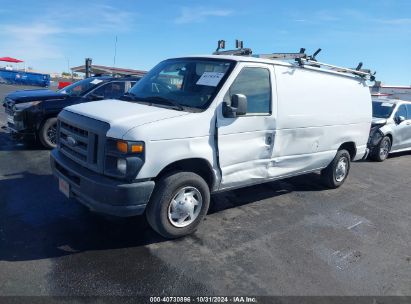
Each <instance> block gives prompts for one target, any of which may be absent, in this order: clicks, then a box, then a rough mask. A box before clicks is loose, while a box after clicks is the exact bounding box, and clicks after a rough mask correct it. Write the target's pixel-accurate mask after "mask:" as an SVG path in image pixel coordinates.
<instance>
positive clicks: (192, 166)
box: [155, 158, 215, 189]
mask: <svg viewBox="0 0 411 304" xmlns="http://www.w3.org/2000/svg"><path fill="white" fill-rule="evenodd" d="M172 171H188V172H193V173H196V174H198V175H200V176H201V177H202V178H203V179H204V180H205V181H206V183H207V184H208V186H209V188H210V189H212V188H213V186H214V181H215V180H214V173H213V169H212V168H211V165H210V163H209V162H208V161H206V160H205V159H202V158H190V159H183V160H179V161H176V162H174V163H171V164H169V165H167V167H165V168H164V169H163V170H161V172H160V173H159V174H158V175H157V177H156V178H155V179H156V180H158V179H160V178H161V177H162V176H164V175H165V174H168V173H170V172H172Z"/></svg>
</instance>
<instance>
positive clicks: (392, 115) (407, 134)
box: [368, 99, 411, 162]
mask: <svg viewBox="0 0 411 304" xmlns="http://www.w3.org/2000/svg"><path fill="white" fill-rule="evenodd" d="M372 105H373V106H372V108H373V113H372V116H373V120H372V127H371V132H370V138H369V141H368V147H369V149H370V158H371V159H372V160H375V161H380V162H381V161H384V160H385V159H386V158H387V157H388V155H389V154H390V153H393V152H402V151H408V150H411V102H410V101H404V100H398V99H375V100H373V102H372Z"/></svg>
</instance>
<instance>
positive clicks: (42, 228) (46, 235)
mask: <svg viewBox="0 0 411 304" xmlns="http://www.w3.org/2000/svg"><path fill="white" fill-rule="evenodd" d="M4 177H5V178H6V179H3V180H0V223H1V224H0V240H1V242H0V260H5V261H26V260H36V259H45V258H52V257H60V256H65V255H71V254H74V253H79V252H84V251H91V250H105V249H117V248H129V247H138V246H144V245H147V244H152V243H158V242H162V241H164V239H163V238H162V237H160V236H159V235H157V234H156V233H155V232H154V231H153V230H151V229H150V227H149V225H148V223H147V222H146V220H145V217H144V216H139V217H133V218H113V217H105V216H102V215H98V214H95V213H92V212H89V211H88V209H87V208H85V207H83V206H82V205H81V204H79V203H77V202H76V201H75V200H72V199H70V200H68V199H66V198H65V197H64V196H63V195H62V194H61V193H60V192H59V191H58V186H57V181H56V180H55V178H54V177H53V176H52V175H37V174H32V173H29V172H22V173H18V174H13V175H10V176H4ZM324 189H325V188H324V187H322V186H321V184H320V181H319V177H318V175H316V174H309V175H305V176H300V177H296V178H291V179H288V180H284V181H278V182H271V183H266V184H261V185H257V186H253V187H247V188H243V189H238V190H234V191H228V192H224V193H220V194H216V195H214V196H213V197H212V205H211V207H210V211H209V213H215V212H219V211H222V210H225V209H230V208H235V207H238V206H241V205H245V204H250V203H253V202H256V201H260V200H262V199H266V198H272V197H276V196H279V195H282V194H286V193H289V192H292V191H321V190H324Z"/></svg>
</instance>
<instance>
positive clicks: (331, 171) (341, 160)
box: [321, 150, 351, 189]
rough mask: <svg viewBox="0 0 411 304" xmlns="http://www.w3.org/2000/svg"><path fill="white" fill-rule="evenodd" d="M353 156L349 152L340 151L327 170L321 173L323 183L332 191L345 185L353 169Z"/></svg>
mask: <svg viewBox="0 0 411 304" xmlns="http://www.w3.org/2000/svg"><path fill="white" fill-rule="evenodd" d="M350 160H351V156H350V153H348V151H347V150H339V151H338V152H337V154H336V155H335V157H334V159H333V161H332V162H331V163H330V164H329V165H328V167H327V168H325V169H323V170H322V171H321V178H322V180H323V183H324V184H325V185H326V186H327V187H328V188H331V189H335V188H338V187H340V186H341V185H342V184H344V182H345V180H346V179H347V177H348V173H349V172H350V167H351V161H350Z"/></svg>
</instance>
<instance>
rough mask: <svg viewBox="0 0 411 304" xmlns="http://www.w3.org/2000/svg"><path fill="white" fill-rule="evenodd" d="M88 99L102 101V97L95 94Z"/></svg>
mask: <svg viewBox="0 0 411 304" xmlns="http://www.w3.org/2000/svg"><path fill="white" fill-rule="evenodd" d="M88 97H89V98H90V99H91V100H103V99H104V96H103V95H97V94H93V93H91V94H90V95H89V96H88Z"/></svg>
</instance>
